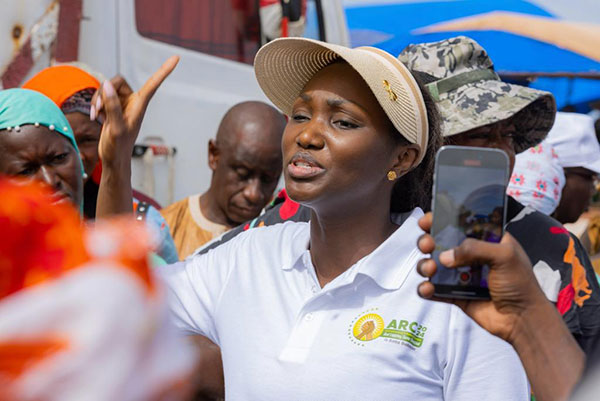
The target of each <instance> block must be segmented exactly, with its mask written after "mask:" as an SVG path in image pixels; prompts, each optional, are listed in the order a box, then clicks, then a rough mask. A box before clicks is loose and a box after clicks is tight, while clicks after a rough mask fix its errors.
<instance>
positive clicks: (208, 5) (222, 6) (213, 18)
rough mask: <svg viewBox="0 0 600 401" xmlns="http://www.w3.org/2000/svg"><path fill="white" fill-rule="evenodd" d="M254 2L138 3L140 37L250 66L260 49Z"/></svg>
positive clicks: (139, 0) (171, 0)
mask: <svg viewBox="0 0 600 401" xmlns="http://www.w3.org/2000/svg"><path fill="white" fill-rule="evenodd" d="M257 7H258V2H257V1H255V0H169V1H165V0H135V22H136V26H137V30H138V32H139V33H140V35H142V36H144V37H146V38H149V39H153V40H157V41H160V42H164V43H168V44H171V45H175V46H180V47H184V48H186V49H191V50H196V51H199V52H202V53H206V54H210V55H213V56H218V57H222V58H226V59H229V60H234V61H239V62H243V63H248V64H251V63H252V62H253V60H254V55H255V54H256V52H257V51H258V48H259V47H260V29H259V20H258V8H257Z"/></svg>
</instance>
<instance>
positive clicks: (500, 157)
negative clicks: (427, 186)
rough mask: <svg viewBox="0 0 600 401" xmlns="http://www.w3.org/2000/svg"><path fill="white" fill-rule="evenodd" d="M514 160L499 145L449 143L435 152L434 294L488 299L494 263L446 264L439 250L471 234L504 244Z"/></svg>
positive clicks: (472, 236) (433, 207)
mask: <svg viewBox="0 0 600 401" xmlns="http://www.w3.org/2000/svg"><path fill="white" fill-rule="evenodd" d="M508 175H509V161H508V157H507V155H506V153H504V152H503V151H501V150H497V149H488V148H474V147H463V146H444V147H442V148H441V149H440V150H439V151H438V153H437V156H436V163H435V174H434V186H433V204H432V210H433V225H432V227H431V235H432V236H433V238H434V240H435V244H436V247H435V250H434V251H433V255H432V256H433V259H434V260H435V262H436V264H437V272H436V274H435V275H434V276H433V277H432V278H431V282H432V283H433V284H434V286H435V295H436V296H438V297H446V298H464V299H488V298H489V297H490V294H489V290H488V281H487V278H488V273H489V267H488V266H486V265H482V266H479V265H473V266H461V267H458V268H452V269H449V268H446V267H445V266H443V265H442V264H441V263H440V261H439V254H440V253H441V252H443V251H445V250H448V249H452V248H455V247H457V246H458V245H460V244H461V242H462V241H464V240H465V239H466V238H474V239H478V240H482V241H489V242H500V240H501V238H502V235H503V233H504V223H505V219H506V185H507V183H508Z"/></svg>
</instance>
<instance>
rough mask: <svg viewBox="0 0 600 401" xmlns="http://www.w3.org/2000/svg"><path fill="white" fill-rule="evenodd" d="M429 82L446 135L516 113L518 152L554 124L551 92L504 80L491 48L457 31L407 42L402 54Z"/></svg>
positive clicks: (516, 147)
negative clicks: (450, 35)
mask: <svg viewBox="0 0 600 401" xmlns="http://www.w3.org/2000/svg"><path fill="white" fill-rule="evenodd" d="M398 58H399V59H400V61H402V62H403V63H404V64H406V65H407V67H408V68H409V69H411V70H414V71H420V72H422V73H425V74H428V75H430V76H432V78H434V79H436V80H435V81H433V82H431V83H429V84H427V85H426V86H427V88H428V89H429V92H430V93H431V95H432V96H433V99H434V100H435V102H436V104H437V106H438V109H439V111H440V113H441V114H442V119H443V135H444V137H449V136H453V135H456V134H461V133H463V132H466V131H469V130H472V129H474V128H479V127H482V126H484V125H488V124H493V123H496V122H498V121H503V120H507V119H509V118H512V117H514V123H515V126H516V131H517V137H516V138H515V139H514V141H515V151H516V152H517V153H519V152H522V151H524V150H525V149H527V148H530V147H532V146H535V145H537V144H538V143H540V142H541V141H542V140H543V139H544V138H545V137H546V135H547V134H548V132H549V131H550V128H552V125H553V124H554V117H555V115H556V102H555V101H554V96H552V94H551V93H549V92H544V91H540V90H536V89H531V88H528V87H525V86H520V85H514V84H509V83H506V82H502V81H501V80H500V77H498V75H497V74H496V72H495V71H494V64H493V63H492V60H491V59H490V57H489V56H488V54H487V52H486V51H485V49H484V48H483V47H481V45H480V44H479V43H477V42H475V41H474V40H473V39H470V38H467V37H465V36H458V37H455V38H451V39H446V40H442V41H439V42H432V43H421V44H417V45H409V46H407V47H406V48H405V49H404V50H403V51H402V53H401V54H400V55H399V56H398Z"/></svg>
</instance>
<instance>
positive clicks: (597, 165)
mask: <svg viewBox="0 0 600 401" xmlns="http://www.w3.org/2000/svg"><path fill="white" fill-rule="evenodd" d="M581 167H583V168H587V169H588V170H591V171H593V172H594V173H596V174H600V160H596V161H595V162H593V163H587V164H584V165H582V166H581Z"/></svg>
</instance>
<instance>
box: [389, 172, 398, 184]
mask: <svg viewBox="0 0 600 401" xmlns="http://www.w3.org/2000/svg"><path fill="white" fill-rule="evenodd" d="M396 178H398V175H397V174H396V172H395V171H394V170H390V171H388V173H387V179H388V180H389V181H394V180H395V179H396Z"/></svg>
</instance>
